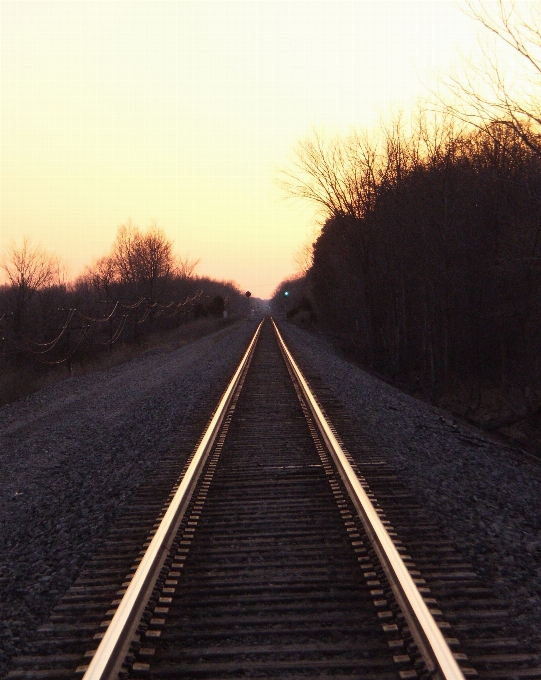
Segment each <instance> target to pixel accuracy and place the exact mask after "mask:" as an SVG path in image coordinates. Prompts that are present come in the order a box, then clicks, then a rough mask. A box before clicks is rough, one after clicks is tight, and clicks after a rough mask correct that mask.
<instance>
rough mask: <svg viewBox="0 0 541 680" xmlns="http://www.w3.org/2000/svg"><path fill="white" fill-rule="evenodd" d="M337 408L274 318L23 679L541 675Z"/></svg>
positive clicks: (24, 669)
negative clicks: (182, 457)
mask: <svg viewBox="0 0 541 680" xmlns="http://www.w3.org/2000/svg"><path fill="white" fill-rule="evenodd" d="M318 391H319V392H320V395H321V394H322V393H323V394H324V389H323V388H322V389H321V390H318ZM322 398H323V401H324V402H325V409H326V413H325V412H323V409H322V407H321V404H319V402H318V400H317V398H316V397H314V395H313V394H311V392H310V389H309V387H308V385H307V384H306V383H305V381H304V379H303V377H302V374H301V373H300V371H299V369H298V367H297V366H296V364H295V362H294V360H293V358H292V357H291V355H290V354H289V351H288V350H287V348H286V347H285V345H284V344H283V341H282V340H281V338H280V336H279V332H278V331H277V329H276V330H275V328H274V325H273V322H271V321H270V320H266V321H265V322H264V323H263V324H262V326H261V327H260V328H258V331H257V332H256V334H255V336H254V338H253V340H252V343H251V345H250V347H249V348H248V350H247V352H246V355H245V357H244V359H243V362H242V363H241V365H240V366H239V368H238V369H237V372H236V374H235V376H234V378H233V380H232V382H231V384H230V386H229V387H228V390H227V391H226V393H225V394H224V397H223V398H222V400H221V402H220V404H219V405H218V407H217V409H216V411H215V413H214V414H213V417H212V419H211V422H210V424H209V427H208V428H207V429H206V430H205V432H204V434H203V435H202V436H201V439H200V440H199V442H198V444H197V446H196V447H195V448H194V450H193V452H192V454H191V456H190V457H189V459H188V460H187V462H186V464H185V465H184V468H183V469H182V470H180V471H179V470H178V469H175V465H177V463H176V459H177V455H176V452H172V453H171V455H170V457H169V458H168V459H167V460H164V463H163V466H162V470H161V471H160V474H158V475H157V476H156V477H155V479H153V480H152V481H151V482H149V484H148V485H147V486H146V487H145V488H144V489H141V490H140V491H139V492H138V493H137V494H136V496H135V497H134V499H133V501H132V502H131V503H130V504H129V506H128V507H127V508H126V509H125V511H124V513H123V515H122V517H120V518H119V521H118V525H117V528H115V529H114V530H113V531H112V532H111V534H110V536H108V538H107V540H106V541H105V542H104V545H103V546H102V548H101V550H100V551H99V552H98V553H97V554H96V555H95V556H94V557H93V559H92V560H90V561H89V563H88V565H87V566H86V567H85V569H84V570H83V572H82V573H81V574H80V576H79V578H78V580H77V581H76V583H75V584H74V586H73V587H72V588H71V589H70V590H69V591H68V592H67V593H66V594H65V595H64V597H63V598H62V599H61V600H60V602H59V604H58V605H57V607H56V608H55V610H54V611H53V613H52V616H51V619H50V621H49V622H48V623H47V624H46V625H45V626H43V627H42V628H41V629H40V631H39V635H38V636H37V638H36V640H35V641H34V643H33V645H32V648H31V649H30V650H29V652H28V653H26V654H25V655H24V656H19V657H17V658H15V659H14V660H13V663H12V668H11V670H10V672H9V674H8V676H7V677H8V678H28V679H30V678H40V679H42V680H46V679H48V678H51V679H53V678H68V677H69V678H77V677H78V678H82V677H84V679H85V680H96V679H97V678H113V677H117V676H119V675H120V677H126V678H127V677H134V678H135V677H140V678H236V677H275V678H301V677H303V678H305V677H333V678H336V679H338V678H360V677H361V678H362V677H366V678H371V679H374V680H379V679H381V680H385V679H387V678H389V679H390V678H394V679H397V678H402V679H403V680H406V679H408V678H429V677H437V678H447V679H449V680H450V679H451V678H453V679H458V678H464V677H479V678H487V679H488V678H502V679H505V678H509V679H511V678H541V663H540V659H539V658H538V657H537V656H536V655H535V654H530V653H528V651H525V650H522V649H521V647H520V643H519V642H518V641H517V640H515V639H514V638H513V636H512V634H510V631H512V621H509V617H508V613H507V611H506V609H505V607H504V606H503V604H502V603H501V602H500V601H499V599H498V597H497V589H496V588H495V587H491V585H490V584H486V583H484V582H483V581H482V580H481V579H480V577H479V576H478V575H477V574H476V573H475V572H474V571H473V569H472V567H471V565H470V564H469V563H468V562H467V561H466V560H464V559H463V557H462V556H461V555H460V554H459V553H457V550H456V548H455V546H454V544H453V543H452V542H451V541H449V540H447V539H446V537H445V536H444V535H442V533H441V531H440V530H439V527H438V526H437V525H435V524H433V523H431V522H430V519H427V518H426V516H425V514H424V513H423V509H422V508H421V507H420V506H419V505H418V503H417V501H416V500H415V499H414V498H412V497H411V495H410V494H409V493H408V492H407V491H406V489H405V487H404V486H403V485H402V484H401V482H400V479H399V478H398V477H397V475H396V473H395V472H394V471H393V470H392V469H391V468H390V466H388V465H387V464H386V462H385V461H384V460H382V459H381V457H380V455H379V454H378V452H377V450H375V448H374V446H373V444H372V443H371V442H370V441H369V440H368V439H367V438H366V437H365V436H364V435H363V433H359V432H357V431H356V430H355V428H354V427H353V426H352V425H351V423H349V421H348V420H347V417H346V416H345V415H344V414H343V413H342V411H341V409H340V406H339V405H338V404H337V403H336V402H334V401H333V400H332V399H331V398H329V396H328V395H326V394H324V396H323V397H322ZM329 416H330V417H331V418H332V420H333V422H334V423H335V426H336V428H337V429H338V430H339V431H340V434H341V437H342V439H341V438H340V437H339V436H338V434H337V431H336V430H335V427H333V426H332V425H331V424H330V420H329ZM344 441H345V442H346V443H344ZM348 449H349V451H351V452H352V453H351V454H350V453H349V452H348ZM179 473H180V474H179ZM175 478H176V480H177V481H176V482H175V483H174V485H173V486H172V483H171V480H172V479H175ZM171 486H172V488H171Z"/></svg>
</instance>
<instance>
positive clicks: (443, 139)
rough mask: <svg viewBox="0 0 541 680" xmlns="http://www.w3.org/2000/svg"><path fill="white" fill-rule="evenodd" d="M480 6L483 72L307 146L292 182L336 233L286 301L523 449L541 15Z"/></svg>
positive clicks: (540, 332) (535, 358) (533, 324)
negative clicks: (373, 124) (367, 127)
mask: <svg viewBox="0 0 541 680" xmlns="http://www.w3.org/2000/svg"><path fill="white" fill-rule="evenodd" d="M467 6H468V7H469V9H468V10H467V11H468V12H469V13H470V15H471V16H472V18H473V19H474V20H476V21H477V22H478V23H479V25H480V26H481V27H482V28H483V30H485V36H486V37H488V38H489V39H488V41H487V42H485V43H484V44H483V50H482V52H483V58H484V61H483V59H482V60H481V61H480V62H479V63H476V64H472V63H471V62H467V63H465V64H464V68H463V70H462V73H459V75H458V76H450V77H447V78H444V87H443V89H442V91H441V92H440V94H438V95H436V100H437V101H436V102H435V103H434V102H433V103H432V105H430V106H425V107H423V106H420V107H419V108H418V109H417V110H416V112H415V113H414V114H413V115H412V116H411V117H408V118H407V117H406V116H405V115H403V114H402V115H397V116H395V117H394V118H393V119H391V121H390V122H387V123H382V124H381V125H380V128H379V129H378V130H376V131H370V132H364V131H356V132H352V133H350V134H349V135H345V136H340V135H337V136H334V137H331V136H329V135H325V134H323V133H320V132H316V131H315V132H313V133H312V135H311V136H310V137H309V138H307V139H306V140H304V141H302V142H300V143H299V144H298V146H297V148H296V153H295V156H294V159H293V161H292V162H291V163H290V165H289V166H288V168H286V169H285V170H284V171H283V173H282V176H281V184H282V187H283V188H284V189H285V191H286V193H287V194H288V195H289V196H290V197H294V198H296V199H302V200H308V201H310V202H312V203H314V204H316V205H317V206H319V209H320V213H321V215H322V220H321V225H322V228H321V231H320V233H319V236H318V237H317V239H316V240H315V242H314V243H313V244H311V258H310V262H309V266H308V267H307V268H305V271H304V272H303V275H302V276H300V277H299V278H298V279H296V280H293V281H287V282H284V283H283V284H281V286H279V287H278V288H277V290H276V291H275V294H274V297H273V304H274V308H275V310H276V311H278V312H281V313H287V315H288V317H289V318H290V319H292V320H294V321H296V322H298V323H302V324H312V325H313V324H315V323H317V324H318V325H319V327H320V328H321V329H324V330H325V331H327V332H328V333H331V334H333V335H334V336H336V337H338V338H339V340H340V343H341V345H342V346H343V347H345V348H346V349H347V350H348V351H349V352H350V353H351V354H353V355H354V356H355V357H356V358H357V359H358V360H359V361H360V362H362V364H363V365H364V366H366V367H368V368H370V369H371V370H373V371H376V372H378V373H380V374H382V375H384V376H385V377H386V378H388V379H390V380H392V381H394V382H395V383H397V384H400V385H402V386H405V387H407V388H408V389H410V390H413V391H414V392H416V393H417V394H421V395H423V396H425V397H426V398H429V399H431V400H432V401H434V402H436V403H440V404H443V405H445V406H450V407H451V408H453V410H455V411H456V412H459V413H460V414H461V415H465V416H466V417H472V418H473V419H474V420H476V421H477V422H482V424H483V426H484V427H486V428H487V429H497V428H500V429H501V428H505V427H514V426H515V424H517V426H518V424H519V423H520V426H518V427H519V430H520V432H519V433H518V436H519V437H520V438H523V435H524V433H525V432H527V431H528V432H530V434H531V433H532V432H537V433H539V430H540V426H541V356H540V351H539V349H540V347H541V131H540V125H541V115H540V111H541V109H540V106H539V87H540V86H541V81H540V74H541V59H540V56H539V55H540V54H541V52H540V50H541V10H539V8H538V7H537V6H536V5H535V3H532V4H528V5H521V6H520V7H519V6H518V5H517V6H515V5H514V4H513V5H509V4H506V3H504V2H503V1H502V0H499V1H498V2H496V3H483V2H479V3H474V2H473V1H472V2H471V3H468V4H467ZM491 41H492V42H491ZM498 46H500V47H501V46H503V50H504V51H503V52H502V53H501V54H504V55H506V57H505V58H507V59H514V61H512V62H509V63H512V64H513V67H512V68H513V71H512V72H511V73H509V72H508V70H506V65H505V63H502V62H501V60H500V56H499V53H498V51H497V48H498ZM442 93H443V94H442ZM286 290H287V295H285V292H286ZM506 433H508V434H511V435H512V436H514V435H513V433H512V432H511V430H507V431H506ZM514 434H516V432H515V433H514ZM528 436H530V435H528ZM535 437H537V434H536V435H535Z"/></svg>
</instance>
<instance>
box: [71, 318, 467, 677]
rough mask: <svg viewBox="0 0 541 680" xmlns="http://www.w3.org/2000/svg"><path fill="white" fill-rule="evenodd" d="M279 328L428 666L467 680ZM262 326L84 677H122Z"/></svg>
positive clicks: (288, 357)
mask: <svg viewBox="0 0 541 680" xmlns="http://www.w3.org/2000/svg"><path fill="white" fill-rule="evenodd" d="M262 323H263V322H262ZM273 324H274V321H273ZM274 329H275V332H276V336H277V338H278V341H279V344H280V347H281V350H282V353H283V355H284V357H285V359H286V362H287V363H288V364H289V367H290V369H291V371H292V373H293V374H294V376H295V379H296V380H297V382H298V385H299V386H300V389H301V391H302V394H303V396H304V398H305V400H306V402H307V404H308V405H309V408H310V411H311V413H312V417H313V419H314V421H315V423H316V424H317V427H318V429H319V431H320V433H321V437H322V439H323V441H324V442H325V444H326V446H327V448H328V450H329V453H330V455H331V457H332V459H333V461H334V463H335V465H336V467H337V469H338V471H339V473H340V476H341V478H342V480H343V482H344V485H345V487H346V488H347V490H348V493H349V495H350V497H351V500H352V502H353V504H354V506H355V508H356V509H357V512H358V514H359V517H360V518H361V521H362V523H363V525H364V527H365V530H366V532H367V534H368V536H369V538H370V540H371V541H372V544H373V547H374V550H375V551H376V553H377V555H378V558H379V560H380V562H381V565H382V567H383V569H384V571H385V574H386V576H387V579H388V581H389V583H390V585H391V588H392V590H393V593H394V596H395V598H396V601H397V602H398V604H399V606H400V608H401V610H402V613H403V615H404V617H405V619H406V621H407V622H408V625H409V628H410V632H411V635H412V637H413V638H414V640H415V643H416V644H417V647H418V649H419V651H420V653H421V655H422V657H423V661H424V663H425V665H426V668H427V669H428V671H430V673H431V675H432V676H433V677H436V678H438V679H439V680H464V675H463V673H462V671H461V670H460V668H459V666H458V664H457V662H456V661H455V659H454V657H453V654H452V652H451V650H450V649H449V647H448V645H447V643H446V641H445V639H444V637H443V635H442V634H441V632H440V630H439V628H438V625H437V623H436V622H435V620H434V618H433V617H432V615H431V613H430V611H429V610H428V607H427V606H426V604H425V602H424V600H423V598H422V596H421V594H420V593H419V590H418V589H417V586H416V585H415V583H414V582H413V579H412V577H411V576H410V574H409V572H408V568H407V567H406V565H405V564H404V562H403V560H402V558H401V557H400V555H399V553H398V551H397V550H396V548H395V546H394V544H393V541H392V539H391V537H390V536H389V534H388V532H387V530H386V529H385V526H384V525H383V523H382V522H381V520H380V518H379V517H378V514H377V512H376V509H375V508H374V506H373V504H372V503H371V501H370V499H369V498H368V496H367V494H366V492H365V491H364V489H363V487H362V484H361V482H360V481H359V479H358V477H357V476H356V474H355V472H354V470H353V469H352V467H351V465H350V463H349V462H348V460H347V457H346V455H345V454H344V451H343V450H342V448H341V446H340V444H339V442H338V441H337V438H336V436H335V434H334V433H333V430H332V426H331V425H330V424H329V423H328V422H327V419H326V418H325V416H324V415H323V413H322V411H321V409H320V407H319V405H318V403H317V400H316V398H315V396H314V395H313V393H312V391H311V390H310V388H309V387H308V384H307V382H306V380H305V379H304V377H303V375H302V372H301V371H300V369H299V367H298V365H297V364H296V362H295V361H294V359H293V357H292V356H291V353H290V352H289V350H288V348H287V347H286V345H285V343H284V341H283V338H282V337H281V335H280V332H279V331H278V328H277V327H276V324H274ZM260 330H261V324H260V325H259V326H258V328H257V330H256V332H255V334H254V336H253V338H252V340H251V342H250V345H249V347H248V349H247V350H246V353H245V354H244V356H243V358H242V361H241V363H240V364H239V366H238V368H237V370H236V372H235V375H234V377H233V379H232V380H231V382H230V384H229V386H228V388H227V390H226V392H225V393H224V395H223V397H222V399H221V401H220V404H219V406H218V408H217V410H216V412H215V414H214V416H213V418H212V421H211V423H210V425H209V427H208V428H207V430H206V432H205V434H204V436H203V439H202V441H201V443H200V445H199V446H198V448H197V451H196V453H195V454H194V456H193V459H192V461H191V463H190V465H189V467H188V470H187V471H186V474H185V475H184V478H183V479H182V482H181V483H180V485H179V487H178V489H177V491H176V493H175V495H174V497H173V500H172V501H171V504H170V506H169V508H168V510H167V511H166V513H165V515H164V517H163V520H162V521H161V523H160V525H159V527H158V529H157V531H156V534H155V535H154V538H153V539H152V541H151V543H150V545H149V547H148V549H147V551H146V553H145V555H144V557H143V558H142V560H141V563H140V566H139V568H138V569H137V571H136V573H135V575H134V577H133V579H132V580H131V582H130V585H129V587H128V588H127V590H126V593H125V594H124V596H123V598H122V600H121V602H120V604H119V606H118V609H117V611H116V613H115V615H114V616H113V619H112V620H111V623H110V625H109V627H108V628H107V631H106V633H105V635H104V637H103V639H102V641H101V643H100V645H99V647H98V649H97V650H96V653H95V654H94V656H93V658H92V661H91V662H90V664H89V666H88V669H87V670H86V672H85V674H84V680H112V679H113V678H116V677H117V676H118V673H119V670H120V668H121V665H122V663H123V661H124V659H125V656H126V654H127V652H128V648H129V646H130V643H131V640H132V638H133V636H134V633H135V631H136V629H137V627H138V625H139V621H140V618H141V616H142V613H143V611H144V609H145V607H146V604H147V601H148V599H149V597H150V595H151V593H152V591H153V589H154V586H155V583H156V580H157V578H158V575H159V573H160V570H161V568H162V566H163V564H164V561H165V559H166V557H167V555H168V553H169V550H170V547H171V544H172V542H173V540H174V537H175V534H176V532H177V530H178V527H179V526H180V524H181V522H182V519H183V516H184V513H185V511H186V509H187V507H188V505H189V503H190V499H191V497H192V494H193V491H194V488H195V486H196V484H197V481H198V478H199V476H200V474H201V471H202V470H203V468H204V466H205V462H206V460H207V458H208V456H209V453H210V451H211V449H212V447H213V444H214V442H215V440H216V437H217V435H218V433H219V431H220V428H221V425H222V422H223V420H224V417H225V414H226V413H227V410H228V407H229V405H230V403H231V400H232V398H233V396H234V394H235V391H236V390H237V387H238V385H239V383H240V381H241V379H242V376H243V375H244V374H245V372H246V371H247V368H248V366H249V363H250V360H251V357H252V355H253V352H254V349H255V346H256V344H257V340H258V337H259V333H260Z"/></svg>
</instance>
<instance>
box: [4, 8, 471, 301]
mask: <svg viewBox="0 0 541 680" xmlns="http://www.w3.org/2000/svg"><path fill="white" fill-rule="evenodd" d="M0 12H1V17H0V21H1V55H0V56H1V73H0V76H1V137H0V143H1V148H0V160H1V196H0V199H1V203H0V246H1V247H2V248H5V247H6V246H7V245H9V243H10V241H11V240H12V239H15V240H20V239H21V238H22V236H23V235H28V236H30V237H32V240H33V241H35V242H38V243H41V244H42V245H44V246H46V247H47V248H48V249H50V250H51V251H53V252H55V253H57V254H58V255H59V256H60V257H61V259H62V260H63V262H64V263H65V264H66V266H67V271H68V275H69V277H70V278H71V277H73V276H75V275H77V274H78V273H80V272H82V271H83V269H84V266H85V265H86V264H90V263H91V262H92V261H93V259H95V258H96V257H99V256H101V255H104V254H106V252H107V251H108V249H109V247H110V245H111V243H112V241H113V238H114V235H115V233H116V230H117V227H118V226H119V225H120V224H122V223H125V222H126V221H127V220H128V219H131V220H132V222H133V223H135V224H137V225H139V226H141V227H147V226H148V225H149V224H150V223H151V222H152V221H155V222H156V223H157V225H158V226H159V227H161V228H162V229H163V230H164V231H165V232H166V234H167V235H168V236H169V237H170V238H171V239H173V240H174V243H175V249H176V251H177V252H178V253H179V254H180V255H181V256H186V255H189V256H191V257H192V258H201V263H200V265H199V267H198V269H197V271H198V273H200V274H207V275H210V276H214V277H217V278H224V279H228V280H230V279H233V280H235V281H237V282H238V283H239V285H240V286H241V287H242V288H243V289H245V288H249V289H250V290H251V291H252V292H253V294H254V295H257V296H259V297H263V298H265V297H269V296H270V295H271V293H272V291H273V289H274V288H275V286H276V285H277V284H278V283H279V282H280V280H281V279H283V278H284V277H285V276H287V275H289V274H291V273H293V272H294V271H295V264H294V253H295V251H296V250H297V249H298V248H299V246H300V244H302V243H303V241H305V240H306V238H307V236H308V235H309V234H310V233H312V231H313V227H314V224H315V223H316V215H315V213H314V210H313V209H312V207H311V206H309V205H305V206H303V205H300V204H292V203H290V202H289V201H286V200H285V199H284V197H283V195H282V193H281V191H280V189H279V188H278V187H277V184H276V176H277V171H278V169H279V168H280V167H282V166H284V165H285V164H286V163H287V160H288V158H289V157H290V155H291V153H292V149H293V147H294V145H295V142H296V141H297V140H299V139H301V138H304V137H306V136H307V135H309V133H310V130H311V129H312V128H313V127H316V128H318V129H321V128H323V129H326V130H328V131H332V132H334V131H339V132H347V131H348V130H349V129H350V128H351V127H360V126H370V125H373V124H375V122H376V121H377V120H378V118H379V116H380V114H382V113H383V114H384V113H385V112H386V111H387V110H388V109H389V108H390V107H391V106H392V105H394V106H404V107H405V108H407V107H409V106H410V105H411V102H412V100H413V99H414V98H415V97H418V96H422V94H423V92H424V89H423V87H424V84H426V83H427V82H429V81H430V79H431V78H433V77H434V73H436V72H438V71H447V70H449V68H451V67H452V66H453V65H454V64H456V63H458V62H459V55H458V50H462V51H463V52H466V53H469V52H471V51H472V50H475V49H476V47H475V45H476V36H477V32H478V27H477V25H476V24H475V22H473V21H472V20H471V19H470V18H468V17H467V16H465V14H464V13H463V12H462V11H461V9H460V4H459V3H454V2H438V1H435V0H431V1H424V2H423V1H416V2H410V1H407V0H401V1H399V2H391V1H386V0H379V1H378V2H370V1H363V0H356V1H355V2H339V1H333V2H303V1H298V0H297V1H280V2H260V1H258V0H249V1H241V2H229V1H227V0H223V1H220V2H205V1H202V0H197V1H195V2H194V1H179V2H175V1H168V2H159V1H152V2H144V1H141V2H130V1H120V2H109V1H108V0H92V1H91V2H77V1H70V2H65V1H63V2H48V1H46V0H45V1H39V2H29V1H25V0H19V1H17V2H8V1H3V2H1V3H0Z"/></svg>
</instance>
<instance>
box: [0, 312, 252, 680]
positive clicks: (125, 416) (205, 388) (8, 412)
mask: <svg viewBox="0 0 541 680" xmlns="http://www.w3.org/2000/svg"><path fill="white" fill-rule="evenodd" d="M255 327H256V323H255V322H254V321H253V320H248V321H244V322H240V323H239V324H236V325H235V326H229V327H226V328H224V329H222V330H220V331H218V332H216V333H213V334H212V335H209V336H206V337H204V338H201V339H199V340H197V341H195V342H192V343H190V344H189V345H185V346H183V347H181V348H180V349H177V350H173V351H156V350H155V351H152V352H149V353H147V354H146V355H144V356H141V357H139V358H137V359H134V360H133V361H130V362H129V363H126V364H123V365H120V366H116V367H114V368H111V369H109V370H105V371H101V372H99V373H94V374H91V375H86V376H84V377H80V378H71V379H69V380H65V381H63V382H61V383H57V384H55V385H53V386H51V387H49V388H46V389H44V390H41V391H39V392H37V393H35V394H33V395H32V396H30V397H28V398H26V399H24V400H21V401H19V402H16V403H13V404H10V405H8V406H5V407H3V408H0V676H1V675H2V670H3V668H2V667H5V662H6V660H7V658H9V657H10V656H11V655H12V654H13V653H14V652H17V651H18V650H20V641H23V640H24V638H25V637H27V636H28V635H29V634H31V631H32V630H33V629H34V628H35V627H36V626H37V625H39V624H40V623H41V622H43V621H44V620H46V619H47V615H48V612H49V611H50V610H51V609H52V607H53V606H54V604H55V603H56V601H57V600H58V599H59V598H60V597H61V595H62V594H63V593H64V592H65V590H67V588H68V587H69V586H70V585H71V583H72V582H73V581H74V580H75V578H76V577H77V574H78V573H79V571H80V568H81V566H82V565H83V563H84V562H85V560H86V559H87V558H88V557H89V556H90V555H92V553H93V552H94V550H95V549H96V547H97V546H98V545H99V543H100V541H101V540H102V538H103V537H104V535H105V534H106V532H107V530H108V528H109V527H111V526H112V524H113V523H114V520H115V516H116V514H117V512H118V510H119V509H120V508H121V507H122V505H123V503H124V502H125V501H126V499H128V498H130V496H131V494H132V493H133V491H134V490H135V489H136V488H137V487H138V486H139V485H140V484H141V483H142V482H144V480H145V479H146V478H148V476H149V475H151V474H152V471H153V470H154V469H156V466H158V465H159V464H160V457H161V456H162V454H163V453H164V452H166V451H170V450H171V447H174V446H175V444H176V443H178V442H179V441H180V439H181V437H182V436H183V428H185V427H186V424H187V423H188V422H189V421H190V418H191V417H192V416H193V415H194V414H196V413H198V414H201V413H203V414H208V417H210V415H211V412H212V409H213V407H214V406H215V403H216V402H217V400H218V398H219V396H220V394H221V393H222V392H223V390H224V389H225V387H226V385H227V382H228V380H229V378H230V377H231V375H232V373H233V371H234V369H235V367H236V365H237V364H238V362H239V361H240V358H241V356H242V353H243V352H244V350H245V349H246V346H247V344H248V341H249V339H250V337H251V336H252V334H253V332H254V331H255ZM182 463H183V460H180V459H179V468H180V467H181V466H182Z"/></svg>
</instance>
